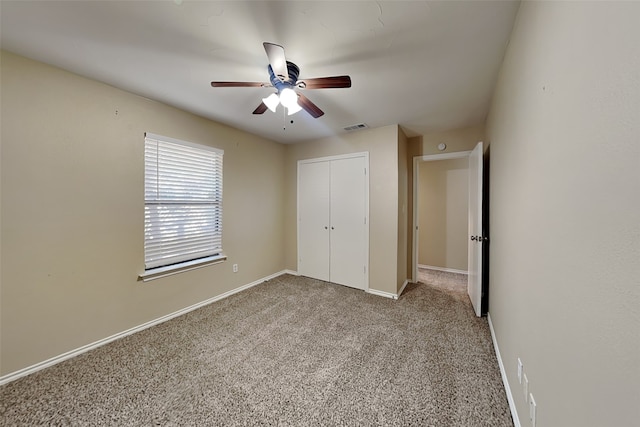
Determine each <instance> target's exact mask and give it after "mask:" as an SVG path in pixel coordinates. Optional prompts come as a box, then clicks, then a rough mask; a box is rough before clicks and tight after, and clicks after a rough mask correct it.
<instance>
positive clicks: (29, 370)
mask: <svg viewBox="0 0 640 427" xmlns="http://www.w3.org/2000/svg"><path fill="white" fill-rule="evenodd" d="M283 274H295V275H297V273H295V272H292V271H290V270H283V271H280V272H278V273H274V274H271V275H269V276H266V277H263V278H261V279H258V280H256V281H254V282H251V283H248V284H246V285H243V286H240V287H239V288H235V289H232V290H230V291H228V292H225V293H223V294H220V295H218V296H215V297H213V298H209V299H207V300H205V301H202V302H199V303H197V304H193V305H191V306H189V307H185V308H183V309H181V310H178V311H175V312H173V313H170V314H167V315H165V316H162V317H158V318H157V319H154V320H151V321H149V322H146V323H143V324H141V325H138V326H135V327H133V328H131V329H127V330H126V331H122V332H119V333H117V334H114V335H111V336H109V337H106V338H103V339H101V340H98V341H95V342H92V343H91V344H87V345H84V346H82V347H79V348H77V349H75V350H71V351H68V352H66V353H63V354H60V355H58V356H54V357H52V358H50V359H47V360H45V361H42V362H40V363H36V364H35V365H31V366H27V367H26V368H22V369H20V370H18V371H15V372H12V373H10V374H6V375H3V376H1V377H0V385H3V384H6V383H9V382H11V381H15V380H17V379H18V378H22V377H25V376H27V375H30V374H33V373H34V372H37V371H39V370H41V369H44V368H48V367H49V366H53V365H55V364H58V363H60V362H63V361H65V360H68V359H71V358H73V357H76V356H79V355H80V354H82V353H86V352H87V351H90V350H93V349H95V348H98V347H100V346H103V345H105V344H108V343H110V342H112V341H115V340H117V339H120V338H124V337H126V336H128V335H131V334H135V333H136V332H140V331H143V330H145V329H147V328H150V327H152V326H155V325H158V324H160V323H163V322H166V321H167V320H171V319H173V318H174V317H178V316H181V315H183V314H186V313H189V312H190V311H193V310H196V309H198V308H201V307H204V306H206V305H209V304H211V303H214V302H216V301H219V300H221V299H224V298H227V297H229V296H231V295H233V294H237V293H238V292H242V291H244V290H246V289H249V288H251V287H253V286H256V285H259V284H260V283H263V282H265V281H267V280H270V279H273V278H275V277H278V276H282V275H283Z"/></svg>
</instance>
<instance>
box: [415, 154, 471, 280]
mask: <svg viewBox="0 0 640 427" xmlns="http://www.w3.org/2000/svg"><path fill="white" fill-rule="evenodd" d="M468 230H469V159H467V158H462V159H450V160H438V161H430V162H420V163H419V164H418V233H419V234H418V243H419V247H418V264H422V265H428V266H434V267H442V268H449V269H454V270H462V271H466V270H467V253H468V246H469V245H468V241H469V238H468Z"/></svg>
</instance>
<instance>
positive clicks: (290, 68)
mask: <svg viewBox="0 0 640 427" xmlns="http://www.w3.org/2000/svg"><path fill="white" fill-rule="evenodd" d="M287 72H288V73H289V78H288V79H287V80H282V79H281V78H280V77H278V76H276V75H275V73H274V72H273V68H271V65H269V78H270V79H271V84H272V85H273V87H275V88H276V89H278V92H282V90H283V89H286V88H289V89H293V87H294V86H295V84H296V82H297V81H298V75H299V74H300V68H298V66H297V65H296V64H294V63H293V62H289V61H287Z"/></svg>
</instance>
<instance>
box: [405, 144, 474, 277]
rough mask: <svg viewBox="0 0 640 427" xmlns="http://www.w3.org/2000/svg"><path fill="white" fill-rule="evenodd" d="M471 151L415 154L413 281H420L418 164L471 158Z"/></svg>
mask: <svg viewBox="0 0 640 427" xmlns="http://www.w3.org/2000/svg"><path fill="white" fill-rule="evenodd" d="M470 154H471V151H456V152H452V153H442V154H429V155H424V156H414V158H413V221H412V222H413V224H412V225H413V227H412V234H413V240H412V247H413V251H412V252H413V253H412V257H411V275H412V277H411V281H412V282H413V283H417V281H418V165H419V164H420V163H421V162H435V161H438V160H450V159H461V158H467V159H468V158H469V155H470ZM467 209H468V208H467Z"/></svg>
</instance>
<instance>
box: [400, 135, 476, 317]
mask: <svg viewBox="0 0 640 427" xmlns="http://www.w3.org/2000/svg"><path fill="white" fill-rule="evenodd" d="M444 161H448V163H449V164H450V166H449V167H435V168H433V169H436V170H437V169H444V172H445V173H444V175H443V173H442V171H441V172H440V175H441V176H440V178H433V182H431V183H429V182H425V181H424V179H422V180H421V179H419V178H420V175H421V167H420V166H421V165H427V166H429V165H430V164H433V165H438V163H436V162H442V163H440V164H442V165H444V164H445V162H444ZM482 162H483V144H482V143H481V142H480V143H478V144H477V145H476V147H475V148H474V150H472V151H463V152H456V153H443V154H436V155H429V156H416V157H414V159H413V224H412V225H413V251H412V280H413V281H414V282H417V281H418V279H419V275H420V272H419V267H425V266H426V267H428V268H432V269H435V270H436V272H438V271H440V272H442V273H443V274H456V275H458V281H459V280H460V277H459V276H460V273H467V277H466V279H467V280H466V282H467V289H466V290H467V294H468V296H469V299H470V300H471V303H472V306H473V309H474V311H475V313H476V315H477V316H481V315H482V314H483V313H485V312H486V311H485V310H483V308H484V307H486V297H487V296H488V294H487V293H485V292H484V289H483V282H484V280H482V279H483V277H482V256H483V254H482V249H483V248H484V247H485V246H486V245H485V244H484V243H485V240H486V237H485V236H486V234H485V233H484V232H483V230H482V228H481V226H482V222H483V218H482V189H483V185H482V184H483V163H482ZM465 163H466V165H467V168H466V170H464V171H460V170H458V171H456V170H457V169H461V168H464V165H465ZM461 165H462V166H461ZM448 169H453V173H449V172H450V171H449V170H448ZM457 172H459V173H457ZM465 173H466V175H467V179H468V181H467V183H468V186H466V188H465V186H464V185H462V186H460V185H458V187H457V189H456V187H455V182H454V181H456V180H457V181H460V180H461V178H462V179H463V180H464V174H465ZM456 174H457V177H456ZM437 180H440V181H443V180H444V183H443V182H436V181H437ZM447 181H451V182H447ZM430 186H434V187H436V188H435V190H434V188H431V189H430V190H431V192H432V193H433V192H434V191H435V192H436V193H437V192H438V191H439V192H443V191H444V192H447V191H448V190H449V191H458V192H461V191H462V192H463V194H457V195H450V194H445V195H444V196H443V195H440V200H441V201H440V202H435V203H437V204H438V206H430V214H431V216H432V218H431V219H435V221H434V222H435V223H434V224H431V225H428V223H426V222H424V221H421V219H422V218H421V215H425V214H426V213H425V212H426V211H424V209H423V212H422V213H421V212H420V209H419V208H420V206H421V199H424V198H428V195H427V190H426V189H427V187H430ZM452 189H453V190H452ZM464 193H466V194H464ZM461 198H462V199H465V198H466V199H467V200H468V204H467V206H466V207H465V206H464V203H461V202H460V199H461ZM433 200H438V199H437V198H435V199H433ZM433 203H434V202H433V201H432V204H433ZM456 205H458V206H456ZM456 207H457V209H458V210H457V211H456V210H455V209H456ZM465 211H466V212H465ZM438 216H440V217H441V218H438ZM465 218H466V221H465ZM438 219H439V221H438ZM429 227H431V230H429V229H426V230H425V228H429ZM447 231H449V232H452V234H453V235H452V236H447ZM425 239H426V240H429V241H430V243H431V247H432V249H433V252H434V253H433V254H431V255H430V257H426V256H425V254H424V252H425V251H427V252H428V251H430V250H431V249H429V246H425V245H422V244H421V240H425ZM465 251H466V254H467V256H466V260H465V256H464V254H465ZM421 252H423V255H421ZM428 260H433V261H432V262H431V261H428ZM425 263H428V264H427V265H425ZM434 264H435V265H434ZM465 266H466V268H465ZM465 270H466V271H465ZM422 274H423V275H424V269H423V270H422ZM463 277H464V276H463ZM487 283H488V282H487ZM487 283H484V285H485V286H486V284H487Z"/></svg>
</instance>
